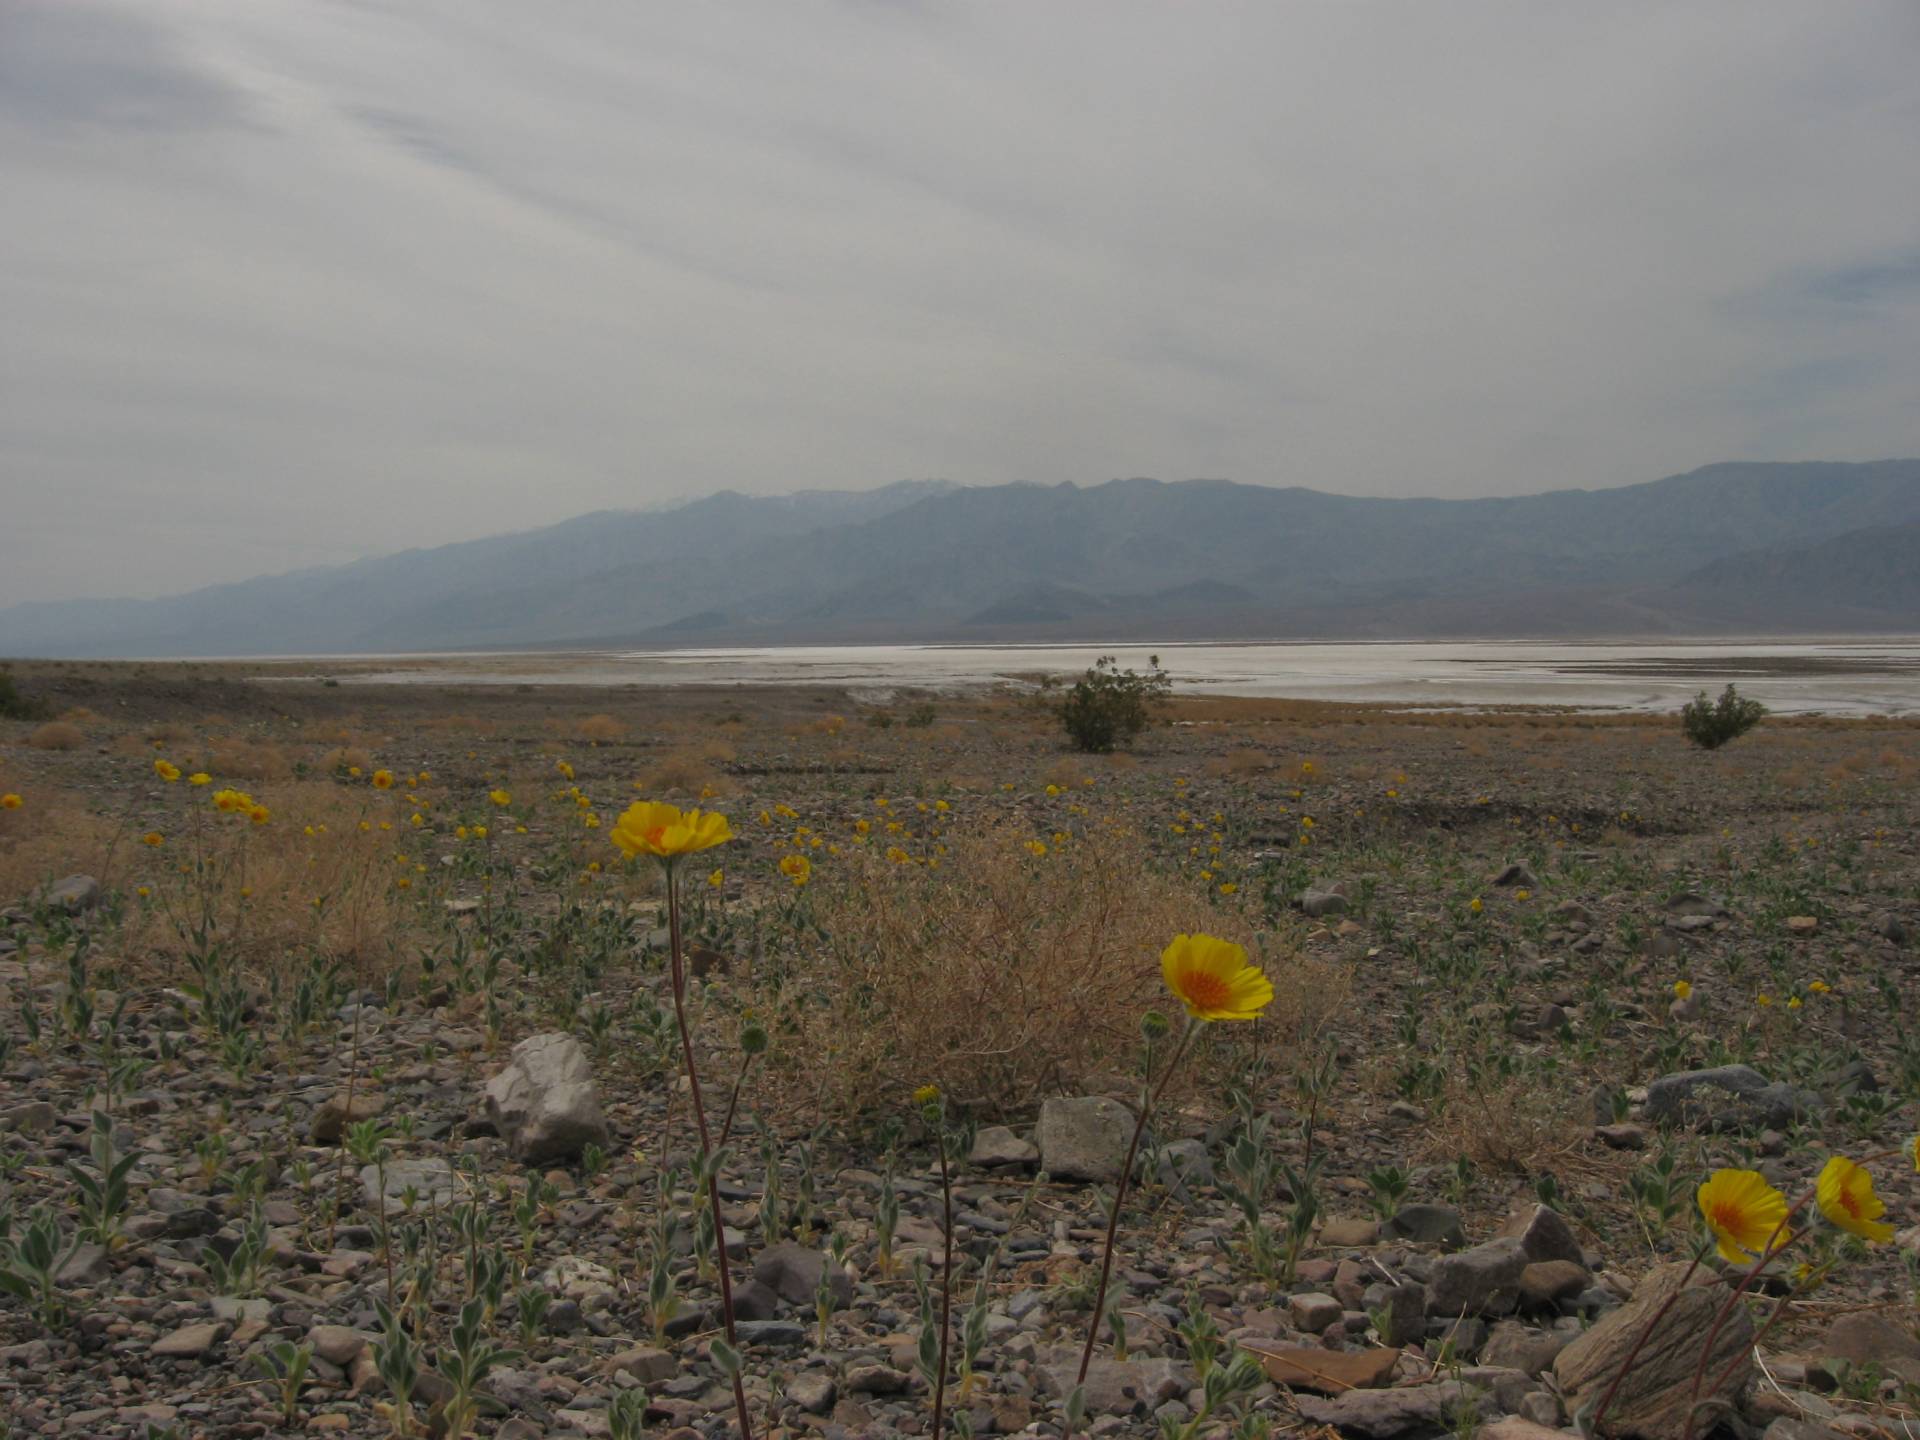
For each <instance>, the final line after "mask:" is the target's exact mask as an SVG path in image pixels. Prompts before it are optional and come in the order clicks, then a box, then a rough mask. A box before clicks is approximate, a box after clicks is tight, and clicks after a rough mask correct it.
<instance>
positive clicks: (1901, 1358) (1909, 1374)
mask: <svg viewBox="0 0 1920 1440" xmlns="http://www.w3.org/2000/svg"><path fill="white" fill-rule="evenodd" d="M1818 1349H1819V1353H1820V1354H1821V1355H1822V1356H1824V1357H1826V1358H1828V1359H1833V1360H1844V1361H1846V1362H1847V1363H1848V1364H1849V1365H1853V1366H1859V1365H1878V1366H1879V1367H1880V1368H1881V1370H1883V1371H1884V1372H1886V1373H1887V1374H1888V1375H1891V1376H1893V1377H1894V1378H1895V1379H1898V1380H1904V1381H1906V1382H1908V1383H1909V1384H1915V1385H1920V1340H1915V1339H1914V1338H1913V1336H1912V1335H1911V1334H1910V1333H1908V1332H1907V1331H1906V1330H1903V1329H1902V1328H1901V1327H1900V1326H1898V1325H1896V1324H1894V1323H1893V1322H1892V1321H1891V1320H1889V1319H1887V1318H1886V1317H1885V1316H1884V1315H1880V1314H1876V1313H1874V1312H1872V1311H1864V1310H1863V1311H1860V1312H1859V1313H1857V1314H1853V1315H1842V1316H1841V1317H1840V1318H1839V1319H1837V1320H1835V1321H1834V1322H1833V1324H1832V1325H1830V1326H1828V1327H1827V1334H1826V1338H1825V1339H1824V1340H1822V1341H1821V1342H1820V1345H1819V1347H1818Z"/></svg>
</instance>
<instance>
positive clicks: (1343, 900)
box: [1299, 888, 1347, 920]
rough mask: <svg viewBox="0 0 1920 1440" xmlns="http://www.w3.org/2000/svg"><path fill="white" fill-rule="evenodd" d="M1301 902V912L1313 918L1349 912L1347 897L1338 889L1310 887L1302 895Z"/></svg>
mask: <svg viewBox="0 0 1920 1440" xmlns="http://www.w3.org/2000/svg"><path fill="white" fill-rule="evenodd" d="M1299 904H1300V911H1301V913H1302V914H1303V915H1306V916H1307V917H1308V918H1309V919H1313V920H1323V919H1325V918H1326V917H1327V916H1329V915H1344V914H1346V913H1347V897H1346V896H1345V895H1343V894H1342V893H1341V892H1340V891H1339V890H1338V889H1332V890H1320V889H1315V888H1309V889H1307V890H1306V891H1305V892H1304V893H1303V894H1302V895H1301V896H1300V901H1299Z"/></svg>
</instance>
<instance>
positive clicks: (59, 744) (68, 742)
mask: <svg viewBox="0 0 1920 1440" xmlns="http://www.w3.org/2000/svg"><path fill="white" fill-rule="evenodd" d="M86 743H87V737H86V736H85V735H83V734H81V733H80V727H79V726H78V725H75V724H74V723H73V722H72V721H71V720H49V721H48V722H47V723H46V724H44V725H41V726H39V727H38V728H36V729H35V730H34V732H33V733H32V734H31V735H29V736H27V744H29V745H31V746H32V747H33V748H34V749H36V750H78V749H79V748H80V747H81V746H82V745H84V744H86Z"/></svg>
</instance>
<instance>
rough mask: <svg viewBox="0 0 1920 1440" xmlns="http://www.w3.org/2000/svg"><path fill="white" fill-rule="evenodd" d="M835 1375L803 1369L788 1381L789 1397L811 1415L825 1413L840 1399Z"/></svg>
mask: <svg viewBox="0 0 1920 1440" xmlns="http://www.w3.org/2000/svg"><path fill="white" fill-rule="evenodd" d="M839 1398H840V1397H839V1392H838V1391H837V1390H836V1389H835V1388H834V1383H833V1377H832V1376H830V1375H827V1374H824V1373H823V1372H821V1371H819V1370H803V1371H801V1372H800V1373H799V1374H798V1375H796V1376H794V1377H793V1378H792V1379H791V1380H789V1381H787V1399H789V1400H791V1401H792V1402H793V1403H794V1404H795V1405H798V1406H799V1407H800V1408H801V1409H802V1410H804V1411H806V1412H807V1414H809V1415H824V1414H826V1413H827V1412H828V1411H829V1410H831V1409H832V1408H833V1402H834V1401H835V1400H837V1399H839Z"/></svg>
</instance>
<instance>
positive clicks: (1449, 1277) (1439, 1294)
mask: <svg viewBox="0 0 1920 1440" xmlns="http://www.w3.org/2000/svg"><path fill="white" fill-rule="evenodd" d="M1526 1268H1527V1252H1526V1250H1525V1248H1524V1247H1523V1246H1522V1245H1521V1244H1520V1242H1519V1241H1518V1240H1517V1239H1515V1238H1514V1237H1513V1236H1511V1235H1507V1236H1502V1237H1501V1238H1500V1239H1498V1240H1489V1241H1488V1242H1487V1243H1486V1244H1484V1245H1476V1246H1474V1247H1473V1248H1472V1249H1471V1250H1461V1251H1457V1252H1456V1253H1454V1254H1452V1255H1442V1256H1440V1257H1439V1258H1438V1259H1437V1260H1435V1261H1434V1262H1433V1272H1432V1274H1431V1275H1430V1276H1428V1278H1427V1313H1428V1314H1429V1315H1475V1314H1478V1313H1479V1312H1480V1311H1482V1310H1485V1309H1486V1308H1487V1307H1488V1306H1489V1305H1491V1304H1493V1303H1494V1300H1495V1298H1496V1297H1511V1296H1512V1294H1513V1293H1514V1292H1515V1291H1516V1290H1517V1289H1518V1287H1519V1284H1520V1275H1521V1272H1523V1271H1524V1270H1525V1269H1526Z"/></svg>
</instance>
